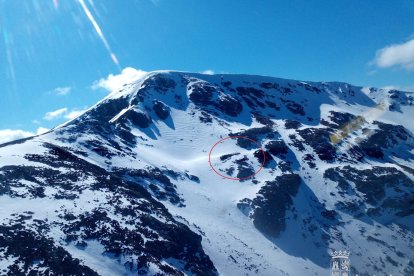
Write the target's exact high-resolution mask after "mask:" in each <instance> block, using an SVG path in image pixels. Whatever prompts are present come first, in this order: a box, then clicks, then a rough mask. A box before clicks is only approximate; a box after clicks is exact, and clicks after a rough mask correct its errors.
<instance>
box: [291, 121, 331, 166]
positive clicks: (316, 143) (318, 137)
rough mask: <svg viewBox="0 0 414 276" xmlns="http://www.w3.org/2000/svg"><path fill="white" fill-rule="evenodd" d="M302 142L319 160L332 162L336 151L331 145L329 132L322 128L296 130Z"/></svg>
mask: <svg viewBox="0 0 414 276" xmlns="http://www.w3.org/2000/svg"><path fill="white" fill-rule="evenodd" d="M298 133H299V134H300V136H302V138H303V140H304V142H305V143H306V144H308V145H310V146H311V147H312V148H313V149H314V150H315V152H316V154H317V155H318V156H319V158H320V159H321V160H325V161H332V160H334V159H335V157H336V149H335V147H334V146H333V145H332V144H331V141H330V135H331V132H330V131H329V130H328V129H324V128H305V129H302V130H298Z"/></svg>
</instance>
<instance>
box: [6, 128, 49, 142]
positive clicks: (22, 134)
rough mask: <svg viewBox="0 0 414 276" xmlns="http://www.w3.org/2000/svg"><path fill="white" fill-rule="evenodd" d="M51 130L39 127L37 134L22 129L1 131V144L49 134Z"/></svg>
mask: <svg viewBox="0 0 414 276" xmlns="http://www.w3.org/2000/svg"><path fill="white" fill-rule="evenodd" d="M49 130H50V129H48V128H45V127H38V128H37V130H36V133H33V132H30V131H25V130H21V129H0V144H3V143H7V142H10V141H14V140H18V139H23V138H27V137H30V136H35V135H40V134H43V133H46V132H48V131H49Z"/></svg>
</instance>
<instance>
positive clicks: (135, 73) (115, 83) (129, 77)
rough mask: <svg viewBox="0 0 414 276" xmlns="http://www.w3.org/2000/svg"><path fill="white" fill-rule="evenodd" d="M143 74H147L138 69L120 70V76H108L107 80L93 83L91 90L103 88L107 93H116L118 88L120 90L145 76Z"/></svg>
mask: <svg viewBox="0 0 414 276" xmlns="http://www.w3.org/2000/svg"><path fill="white" fill-rule="evenodd" d="M145 74H147V72H145V71H142V70H140V69H135V68H132V67H127V68H124V69H123V70H122V72H121V74H118V75H113V74H109V75H108V77H107V78H102V79H100V80H97V81H95V82H94V83H93V84H92V89H93V90H96V89H99V88H103V89H105V90H107V91H109V92H112V91H117V90H119V89H120V88H122V86H123V85H124V84H126V83H131V82H134V81H136V80H138V79H140V78H142V77H143V76H145Z"/></svg>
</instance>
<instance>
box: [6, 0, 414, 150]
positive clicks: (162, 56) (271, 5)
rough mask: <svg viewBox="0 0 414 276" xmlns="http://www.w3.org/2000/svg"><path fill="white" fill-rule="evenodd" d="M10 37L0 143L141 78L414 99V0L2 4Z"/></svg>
mask: <svg viewBox="0 0 414 276" xmlns="http://www.w3.org/2000/svg"><path fill="white" fill-rule="evenodd" d="M0 32H1V35H0V64H1V66H0V93H1V94H0V95H1V97H0V142H2V141H5V140H7V139H13V138H20V137H23V136H27V135H30V134H31V133H36V132H37V131H38V130H39V131H42V130H44V128H52V127H54V126H56V125H58V124H60V123H63V122H64V121H66V120H68V118H71V117H73V116H75V115H76V114H78V113H79V112H81V111H82V110H84V109H85V108H86V107H88V106H91V105H92V104H94V103H96V102H97V101H98V100H99V99H101V98H103V97H104V96H105V95H106V94H107V93H108V91H107V90H106V89H105V88H111V87H114V86H115V87H116V85H117V84H118V83H119V82H120V81H122V80H125V79H130V78H134V77H137V76H139V75H140V74H141V71H140V70H143V71H151V70H160V69H172V70H183V71H195V72H202V71H206V70H209V71H213V72H215V73H246V74H260V75H270V76H277V77H283V78H292V79H300V80H313V81H343V82H350V83H352V84H357V85H363V86H376V87H385V86H393V87H399V88H401V89H405V90H414V1H413V0H395V1H389V0H364V1H360V0H346V1H345V0H335V1H328V0H313V1H309V0H289V1H278V0H267V1H264V0H256V1H252V0H250V1H248V0H209V1H202V0H125V1H117V0H107V1H105V0H99V1H98V0H95V1H92V0H65V1H63V0H37V1H36V0H20V1H14V0H0ZM124 68H129V69H126V70H123V69H124ZM131 68H135V70H134V69H131ZM108 76H110V77H109V78H108ZM39 128H40V129H39Z"/></svg>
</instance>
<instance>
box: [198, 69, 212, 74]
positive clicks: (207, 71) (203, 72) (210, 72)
mask: <svg viewBox="0 0 414 276" xmlns="http://www.w3.org/2000/svg"><path fill="white" fill-rule="evenodd" d="M201 74H206V75H214V71H213V70H211V69H207V70H204V71H202V72H201Z"/></svg>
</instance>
